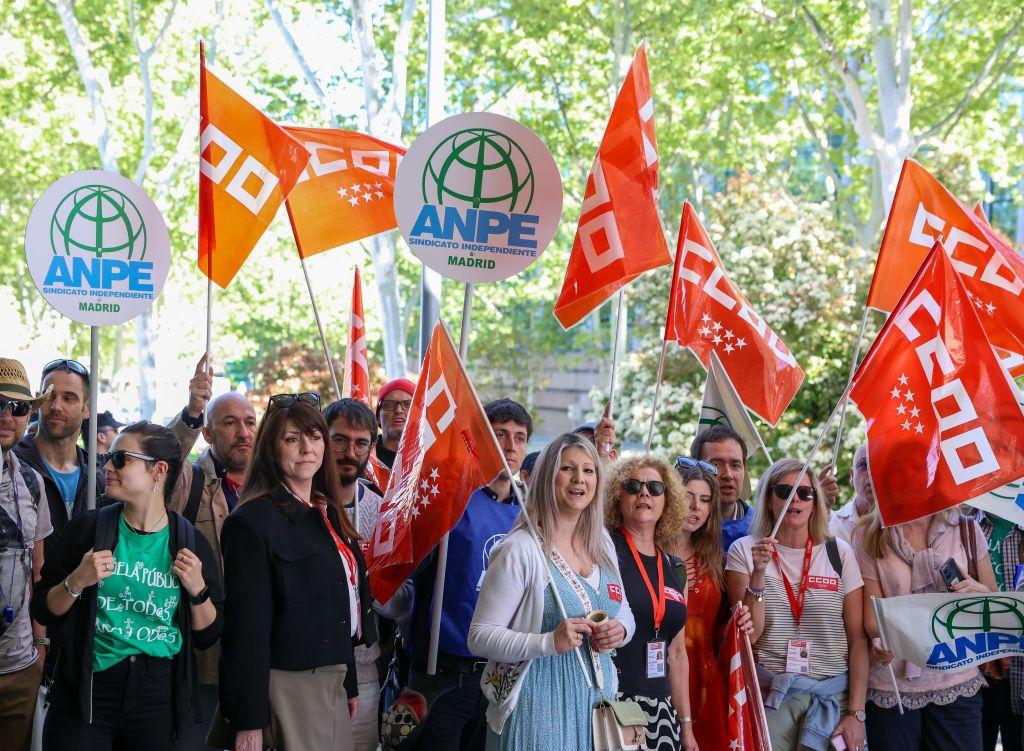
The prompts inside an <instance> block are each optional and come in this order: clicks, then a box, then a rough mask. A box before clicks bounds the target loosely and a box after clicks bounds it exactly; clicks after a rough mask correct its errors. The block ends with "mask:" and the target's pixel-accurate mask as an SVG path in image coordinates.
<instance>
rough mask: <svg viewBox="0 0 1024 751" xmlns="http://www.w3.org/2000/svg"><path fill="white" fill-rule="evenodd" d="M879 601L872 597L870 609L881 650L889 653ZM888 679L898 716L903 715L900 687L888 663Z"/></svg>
mask: <svg viewBox="0 0 1024 751" xmlns="http://www.w3.org/2000/svg"><path fill="white" fill-rule="evenodd" d="M881 599H882V598H881V597H872V598H871V607H872V608H873V609H874V611H875V623H877V624H878V636H879V638H880V639H881V640H882V649H884V650H885V651H887V652H891V651H892V650H891V649H890V647H889V637H888V636H886V631H885V624H884V623H883V622H882V611H881V610H880V609H879V607H878V601H879V600H881ZM889 677H890V678H892V690H893V691H894V692H895V693H896V706H898V707H899V708H900V714H903V697H902V696H900V686H899V684H898V683H897V682H896V671H895V670H893V668H892V662H890V663H889Z"/></svg>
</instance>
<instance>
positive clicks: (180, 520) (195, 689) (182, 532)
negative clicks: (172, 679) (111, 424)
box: [167, 465, 204, 722]
mask: <svg viewBox="0 0 1024 751" xmlns="http://www.w3.org/2000/svg"><path fill="white" fill-rule="evenodd" d="M193 466H195V465H193ZM203 476H204V475H202V474H201V473H200V475H199V477H203ZM195 479H196V478H195V476H193V478H192V482H193V484H195ZM199 487H202V483H199ZM189 504H190V505H191V498H190V500H189ZM167 515H168V516H169V517H170V520H171V523H173V524H174V541H175V546H174V547H175V549H174V552H173V553H172V555H171V558H172V559H174V558H177V556H178V551H179V550H181V549H183V548H187V549H188V550H191V551H192V552H193V553H195V552H196V528H195V527H194V526H192V522H190V521H189V520H188V519H186V518H185V517H184V516H182V515H181V514H178V513H175V512H174V511H168V512H167ZM182 590H183V593H182V603H183V604H186V603H187V602H188V601H187V600H185V599H184V597H185V593H184V587H182ZM186 607H187V605H186ZM189 621H190V622H191V618H190V619H189ZM186 643H187V642H186ZM195 660H196V657H195V650H194V649H192V650H189V655H188V657H187V658H186V664H187V665H188V669H187V672H186V676H187V680H188V682H189V684H190V686H189V689H190V693H191V702H192V707H191V709H192V711H191V712H188V713H187V716H191V717H192V720H193V721H194V722H200V721H201V720H202V702H201V700H200V697H199V678H198V676H197V675H196V662H195Z"/></svg>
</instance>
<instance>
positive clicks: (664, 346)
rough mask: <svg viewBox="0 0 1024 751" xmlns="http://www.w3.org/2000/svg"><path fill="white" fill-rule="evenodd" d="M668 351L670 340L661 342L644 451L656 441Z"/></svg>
mask: <svg viewBox="0 0 1024 751" xmlns="http://www.w3.org/2000/svg"><path fill="white" fill-rule="evenodd" d="M667 351H668V339H664V340H663V341H662V342H661V358H660V359H659V360H658V379H657V380H656V381H655V382H654V404H652V405H651V424H650V426H649V427H648V428H647V442H646V443H645V444H644V451H645V452H649V451H650V450H651V442H652V441H653V440H654V421H655V419H656V418H657V416H658V397H659V396H660V395H661V379H662V377H663V376H664V375H665V353H666V352H667Z"/></svg>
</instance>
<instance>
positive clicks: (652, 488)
mask: <svg viewBox="0 0 1024 751" xmlns="http://www.w3.org/2000/svg"><path fill="white" fill-rule="evenodd" d="M644 488H647V492H648V493H650V494H651V497H653V498H657V497H658V496H659V495H664V493H665V483H663V482H661V481H660V480H647V481H646V482H644V481H643V480H635V479H633V478H630V479H628V480H626V481H624V482H623V483H622V489H623V490H625V491H626V492H627V493H629V494H630V495H636V494H637V493H639V492H640V491H641V490H643V489H644Z"/></svg>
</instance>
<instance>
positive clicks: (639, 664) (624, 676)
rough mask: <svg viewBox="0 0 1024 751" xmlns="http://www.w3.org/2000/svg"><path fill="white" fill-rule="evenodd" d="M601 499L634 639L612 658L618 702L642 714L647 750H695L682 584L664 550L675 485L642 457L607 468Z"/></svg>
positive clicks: (679, 500)
mask: <svg viewBox="0 0 1024 751" xmlns="http://www.w3.org/2000/svg"><path fill="white" fill-rule="evenodd" d="M606 493H607V495H606V500H605V522H606V524H607V525H608V529H609V531H610V532H611V533H612V541H613V542H614V543H615V552H616V554H617V555H618V559H619V570H620V571H621V572H622V584H623V587H624V588H625V591H626V599H627V600H628V601H629V603H630V606H631V608H632V610H633V617H634V619H635V621H636V635H635V636H634V638H633V639H632V641H630V642H629V643H628V644H626V645H625V646H624V647H621V648H619V649H618V650H617V651H616V654H615V658H614V659H615V667H616V668H618V670H619V698H620V699H628V700H632V701H635V702H637V703H638V704H639V705H640V706H641V707H642V708H643V710H644V715H645V716H646V719H647V723H646V728H645V736H646V741H647V743H646V748H647V749H649V751H663V749H664V750H665V751H672V750H673V749H678V748H682V749H683V750H684V751H696V750H697V740H696V738H695V737H694V734H693V725H692V723H693V719H692V717H691V712H690V681H689V665H688V660H687V655H686V637H685V633H684V631H685V630H684V628H683V627H684V626H685V624H686V602H685V598H684V594H683V593H684V591H685V586H686V585H685V582H682V581H680V580H679V578H678V577H677V575H676V570H677V567H679V568H681V562H680V561H678V559H676V560H675V561H673V560H672V559H670V558H669V556H668V554H667V553H666V552H665V551H666V550H667V549H670V548H671V547H672V545H673V543H674V541H675V538H676V537H677V536H678V534H679V531H680V529H681V528H682V522H683V487H682V484H681V483H680V482H679V478H678V476H677V475H676V473H675V472H673V471H672V468H671V467H670V466H669V465H668V464H667V463H665V462H664V461H663V460H661V459H659V458H657V457H656V456H653V455H651V454H642V455H640V456H634V457H630V458H628V459H622V460H620V461H617V462H615V463H614V464H612V465H611V466H610V467H609V468H608V483H607V485H606ZM680 724H681V725H682V732H681V733H680ZM680 735H681V736H682V745H680Z"/></svg>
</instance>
